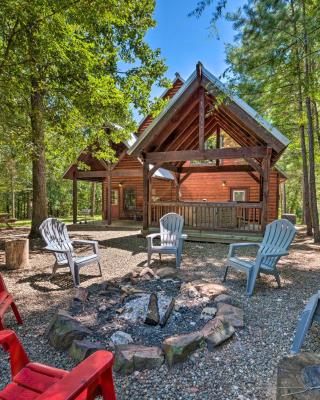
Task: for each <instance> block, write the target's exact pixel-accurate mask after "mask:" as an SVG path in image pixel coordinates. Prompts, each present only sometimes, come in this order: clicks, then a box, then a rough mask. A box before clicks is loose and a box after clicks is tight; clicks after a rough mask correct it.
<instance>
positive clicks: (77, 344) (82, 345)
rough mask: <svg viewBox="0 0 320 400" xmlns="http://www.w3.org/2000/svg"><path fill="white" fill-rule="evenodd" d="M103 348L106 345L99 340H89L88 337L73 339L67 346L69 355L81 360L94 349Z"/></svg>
mask: <svg viewBox="0 0 320 400" xmlns="http://www.w3.org/2000/svg"><path fill="white" fill-rule="evenodd" d="M105 349H106V346H104V345H103V344H102V343H100V342H90V340H88V339H83V340H74V341H73V342H72V345H71V347H70V348H69V355H70V357H72V358H73V359H74V360H76V361H78V362H81V361H83V360H84V359H85V358H87V357H89V356H90V355H91V354H92V353H94V352H95V351H98V350H105Z"/></svg>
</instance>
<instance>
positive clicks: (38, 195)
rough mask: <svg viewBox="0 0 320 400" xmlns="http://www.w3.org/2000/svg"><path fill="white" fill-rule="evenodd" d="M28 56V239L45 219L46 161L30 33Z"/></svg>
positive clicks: (40, 100) (37, 82)
mask: <svg viewBox="0 0 320 400" xmlns="http://www.w3.org/2000/svg"><path fill="white" fill-rule="evenodd" d="M28 39H29V40H28V45H29V54H30V60H31V61H30V85H31V94H30V106H31V110H30V120H31V131H32V143H33V147H34V153H33V159H32V187H33V207H32V222H31V231H30V234H29V237H39V236H40V233H39V226H40V224H41V222H42V221H43V220H44V219H46V218H47V190H46V159H45V144H44V122H43V114H44V107H43V97H44V92H43V88H42V87H41V84H40V82H41V81H40V77H39V74H38V70H37V64H36V41H35V39H34V37H33V35H32V32H29V34H28Z"/></svg>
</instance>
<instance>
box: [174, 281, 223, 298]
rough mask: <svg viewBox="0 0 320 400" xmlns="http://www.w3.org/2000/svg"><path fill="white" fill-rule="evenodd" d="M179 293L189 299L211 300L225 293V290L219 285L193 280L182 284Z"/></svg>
mask: <svg viewBox="0 0 320 400" xmlns="http://www.w3.org/2000/svg"><path fill="white" fill-rule="evenodd" d="M180 291H181V293H185V294H187V295H188V296H189V297H191V298H196V297H206V298H208V299H209V300H213V299H214V298H215V297H217V296H219V295H220V294H223V293H225V292H226V291H227V289H226V288H225V286H223V285H221V284H220V283H215V282H207V281H204V280H195V281H192V282H188V283H184V284H182V285H181V289H180Z"/></svg>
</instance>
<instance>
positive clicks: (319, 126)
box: [313, 101, 320, 147]
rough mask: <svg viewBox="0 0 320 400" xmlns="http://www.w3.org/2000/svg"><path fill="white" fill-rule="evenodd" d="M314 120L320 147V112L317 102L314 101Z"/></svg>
mask: <svg viewBox="0 0 320 400" xmlns="http://www.w3.org/2000/svg"><path fill="white" fill-rule="evenodd" d="M313 110H314V119H315V131H316V136H317V140H318V145H319V147H320V123H319V112H318V106H317V102H316V101H313Z"/></svg>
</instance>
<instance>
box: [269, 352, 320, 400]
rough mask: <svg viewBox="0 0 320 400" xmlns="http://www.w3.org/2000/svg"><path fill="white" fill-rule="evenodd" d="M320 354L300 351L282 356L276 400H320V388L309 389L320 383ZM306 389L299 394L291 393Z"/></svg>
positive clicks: (279, 365)
mask: <svg viewBox="0 0 320 400" xmlns="http://www.w3.org/2000/svg"><path fill="white" fill-rule="evenodd" d="M319 366H320V355H319V354H315V353H307V352H303V353H299V354H296V355H294V356H286V357H284V358H282V359H281V360H280V362H279V364H278V373H277V394H276V400H280V399H281V400H282V399H288V400H295V399H298V398H299V400H319V399H320V390H319V389H313V390H307V389H308V388H310V387H314V386H318V385H319V381H320V380H319ZM304 389H306V391H305V392H304V393H300V394H299V395H298V394H297V395H294V394H292V395H290V393H294V392H297V391H302V390H304Z"/></svg>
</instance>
